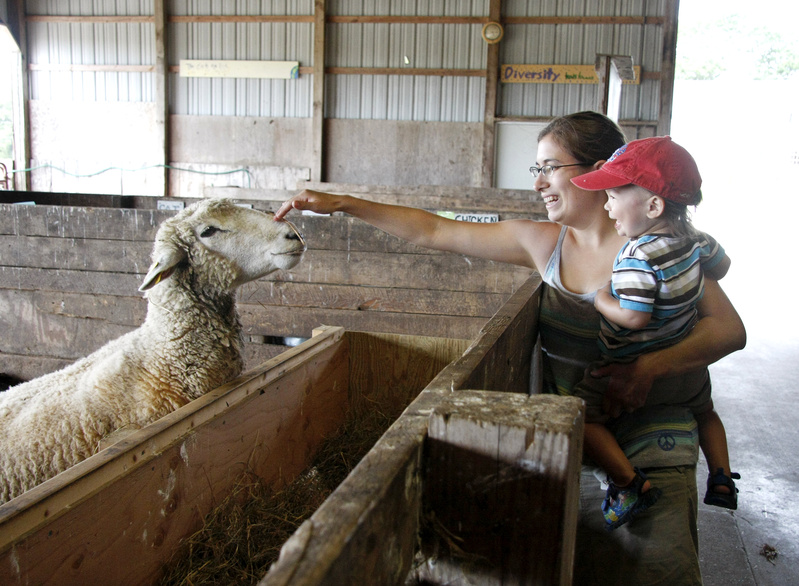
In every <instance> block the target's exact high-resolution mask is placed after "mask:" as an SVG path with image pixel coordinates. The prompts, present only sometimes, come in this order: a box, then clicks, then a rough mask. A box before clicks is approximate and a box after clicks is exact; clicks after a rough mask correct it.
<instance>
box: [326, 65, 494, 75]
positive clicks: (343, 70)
mask: <svg viewBox="0 0 799 586" xmlns="http://www.w3.org/2000/svg"><path fill="white" fill-rule="evenodd" d="M325 73H328V74H331V75H438V76H442V77H486V75H487V74H486V72H485V71H484V70H482V69H426V68H421V67H415V68H408V67H325Z"/></svg>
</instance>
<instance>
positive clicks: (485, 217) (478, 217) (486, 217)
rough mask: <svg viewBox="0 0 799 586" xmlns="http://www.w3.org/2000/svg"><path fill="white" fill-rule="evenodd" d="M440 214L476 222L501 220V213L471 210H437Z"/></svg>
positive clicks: (488, 222) (445, 216) (491, 222)
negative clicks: (472, 211)
mask: <svg viewBox="0 0 799 586" xmlns="http://www.w3.org/2000/svg"><path fill="white" fill-rule="evenodd" d="M436 213H437V214H438V215H439V216H442V217H444V218H449V219H450V220H458V221H460V222H476V223H478V224H493V223H494V222H499V214H478V213H474V214H472V213H469V212H436Z"/></svg>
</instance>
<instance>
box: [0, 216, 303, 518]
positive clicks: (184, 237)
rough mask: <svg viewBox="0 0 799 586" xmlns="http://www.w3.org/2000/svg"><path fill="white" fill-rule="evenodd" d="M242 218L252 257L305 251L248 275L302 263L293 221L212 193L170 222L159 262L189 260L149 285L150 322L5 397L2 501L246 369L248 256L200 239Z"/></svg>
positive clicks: (159, 241) (0, 404) (1, 406)
mask: <svg viewBox="0 0 799 586" xmlns="http://www.w3.org/2000/svg"><path fill="white" fill-rule="evenodd" d="M253 214H256V215H255V216H253ZM239 215H242V218H246V220H247V222H245V223H244V224H242V225H243V226H246V230H248V231H249V232H253V231H255V233H248V234H243V235H241V237H242V238H243V239H246V241H247V242H250V243H253V244H251V246H250V248H249V249H247V250H246V251H244V252H246V253H247V254H248V255H261V256H262V257H263V258H264V259H271V258H272V255H273V254H274V250H275V247H277V246H279V247H281V248H280V249H279V251H278V254H284V255H286V254H293V255H295V256H294V257H288V258H289V260H281V261H280V262H282V263H283V265H282V266H273V265H274V263H273V261H271V260H270V261H269V262H270V263H272V264H267V262H266V261H264V263H263V264H264V266H263V267H259V268H258V272H260V273H261V274H260V275H255V274H254V275H250V276H248V277H247V278H246V279H245V280H252V278H250V277H253V278H257V276H262V275H263V274H266V273H268V272H271V271H272V270H275V269H276V268H288V267H289V266H291V265H292V264H294V263H296V262H297V260H298V259H299V256H297V255H298V254H301V251H299V252H297V251H294V252H286V251H284V250H283V249H284V248H286V249H287V250H288V248H287V247H295V248H297V246H298V244H297V240H296V239H294V241H291V240H290V238H291V235H290V231H291V230H292V229H293V228H289V226H290V225H282V224H283V223H281V222H274V221H273V220H272V218H271V216H268V215H267V214H263V213H261V212H255V211H253V210H246V209H243V208H239V207H237V206H234V204H232V203H231V202H226V201H218V200H205V201H202V202H201V203H199V204H195V205H194V206H191V207H189V208H187V209H186V210H184V211H182V212H180V213H179V214H177V215H176V216H174V217H173V218H170V219H169V220H167V221H165V222H164V223H163V224H162V225H161V227H160V228H159V231H158V234H157V236H156V243H155V246H154V250H153V261H154V265H153V266H156V265H157V263H158V261H159V259H163V258H164V257H165V256H164V255H165V254H166V256H170V255H171V256H172V257H173V258H179V259H181V260H180V262H179V263H177V264H176V265H175V266H174V267H172V269H171V270H170V271H168V275H166V276H164V277H163V280H161V278H160V276H159V279H158V281H157V284H156V285H154V286H152V287H151V288H150V289H149V291H148V292H147V299H148V309H147V317H146V319H145V322H144V323H143V324H142V325H141V326H140V327H139V328H138V329H136V330H133V331H132V332H129V333H128V334H126V335H124V336H122V337H120V338H118V339H116V340H113V341H111V342H109V343H108V344H106V345H105V346H104V347H102V348H101V349H99V350H97V351H96V352H95V353H93V354H91V355H89V356H87V357H86V358H84V359H82V360H79V361H78V362H76V363H74V364H72V365H71V366H68V367H67V368H65V369H63V370H61V371H58V372H55V373H51V374H48V375H45V376H43V377H40V378H38V379H34V380H32V381H29V382H27V383H23V384H21V385H18V386H16V387H12V388H11V389H9V390H8V391H6V392H5V393H1V394H0V430H1V433H0V466H2V471H3V476H4V481H3V482H2V485H0V503H2V502H5V501H7V500H9V499H10V498H13V497H14V496H16V495H18V494H20V493H22V492H24V491H25V490H29V489H30V488H32V487H33V486H35V485H36V484H39V483H41V482H43V481H44V480H46V479H48V478H50V477H52V476H54V475H55V474H57V473H58V472H61V471H63V470H65V469H66V468H68V467H70V466H72V465H74V464H76V463H77V462H79V461H81V460H83V459H85V458H87V457H89V456H91V455H92V454H93V453H95V452H96V451H97V449H98V446H99V442H100V440H102V439H103V438H104V437H106V436H108V435H109V434H111V433H114V432H117V433H119V432H120V431H121V432H123V433H124V432H125V431H133V430H135V429H138V428H140V427H142V426H144V425H146V424H148V423H150V422H152V421H155V420H156V419H158V418H160V417H162V416H163V415H165V414H167V413H169V412H171V411H173V410H174V409H176V408H178V407H180V406H182V405H185V404H186V403H188V402H189V401H190V400H192V399H194V398H197V397H199V396H201V395H203V394H204V393H206V392H208V391H209V390H212V389H214V388H216V387H218V386H219V385H221V384H224V383H225V382H227V381H229V380H231V379H232V378H234V377H236V376H237V375H238V374H239V373H240V372H241V369H242V366H243V361H242V357H241V349H242V343H241V339H240V331H241V326H240V324H239V320H238V316H237V313H236V309H235V288H236V286H237V285H238V284H241V282H242V275H241V272H242V271H241V269H240V268H239V266H241V265H242V264H244V263H246V262H248V259H244V260H241V259H236V258H232V256H234V254H228V256H227V257H226V256H223V255H222V254H219V253H218V252H214V250H212V248H213V247H212V246H211V247H209V246H207V245H205V244H204V243H203V242H201V241H200V240H201V238H200V237H199V233H200V230H203V229H204V227H205V226H206V225H216V223H220V222H224V226H225V231H224V232H222V233H224V234H225V236H227V235H228V234H231V233H233V232H234V231H235V230H237V229H240V228H238V224H237V223H236V222H234V221H231V218H233V219H236V217H237V216H239ZM261 216H262V217H261ZM241 229H242V230H243V229H244V228H241ZM295 233H296V231H295ZM299 242H301V239H300V240H299ZM303 247H304V244H303ZM259 248H260V249H263V250H258V249H259ZM232 250H234V251H238V248H236V247H235V246H234V247H232ZM303 250H304V248H303ZM165 251H166V252H165ZM275 258H283V257H275ZM151 272H152V269H151Z"/></svg>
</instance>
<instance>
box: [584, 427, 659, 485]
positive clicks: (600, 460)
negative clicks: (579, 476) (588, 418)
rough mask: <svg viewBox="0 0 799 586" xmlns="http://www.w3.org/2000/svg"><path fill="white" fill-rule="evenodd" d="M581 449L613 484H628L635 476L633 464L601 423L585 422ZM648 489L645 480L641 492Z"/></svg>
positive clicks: (647, 482)
mask: <svg viewBox="0 0 799 586" xmlns="http://www.w3.org/2000/svg"><path fill="white" fill-rule="evenodd" d="M583 451H585V453H586V454H587V455H588V456H589V457H590V458H591V459H592V460H593V461H594V462H596V463H597V464H598V465H599V466H600V467H601V468H602V469H603V470H604V471H605V472H607V474H608V476H610V479H611V480H612V481H613V484H615V485H616V486H618V487H619V488H624V487H626V486H628V485H629V484H630V483H631V482H632V481H633V479H634V478H635V471H634V470H633V465H632V464H630V461H629V460H628V459H627V456H625V455H624V451H623V450H622V449H621V447H620V446H619V444H618V442H617V441H616V438H615V437H614V436H613V434H612V433H611V432H610V431H609V430H608V428H607V427H605V426H604V425H602V424H601V423H586V424H585V435H584V445H583ZM649 489H650V484H649V481H648V480H647V481H645V482H644V485H643V489H642V492H647V491H648V490H649Z"/></svg>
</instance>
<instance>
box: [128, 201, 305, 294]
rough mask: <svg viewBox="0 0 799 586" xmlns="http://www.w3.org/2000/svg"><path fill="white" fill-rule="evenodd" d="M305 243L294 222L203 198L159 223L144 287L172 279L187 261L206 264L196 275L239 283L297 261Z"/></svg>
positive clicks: (231, 284) (226, 284) (229, 284)
mask: <svg viewBox="0 0 799 586" xmlns="http://www.w3.org/2000/svg"><path fill="white" fill-rule="evenodd" d="M303 252H305V242H304V241H303V239H302V236H301V235H300V233H299V232H298V231H297V229H296V228H295V227H294V225H293V224H291V223H290V222H286V221H281V222H275V221H274V219H273V216H272V214H266V213H264V212H259V211H256V210H252V209H248V208H243V207H239V206H237V205H235V204H234V203H233V202H231V201H229V200H204V201H202V202H199V203H197V204H194V205H192V206H190V207H188V208H186V209H185V210H183V211H182V212H180V213H179V214H177V215H176V216H175V217H173V218H170V219H169V220H167V221H166V222H164V224H163V225H162V226H161V228H160V229H159V230H158V234H157V236H156V242H155V247H154V249H153V265H152V266H151V267H150V271H149V273H148V274H147V276H146V277H145V278H144V283H143V284H142V286H141V287H140V290H142V291H145V290H147V289H150V288H151V287H153V286H155V285H157V284H158V283H159V282H160V281H161V280H163V279H166V278H168V277H169V276H170V275H171V274H172V273H173V271H174V270H175V269H176V268H177V267H178V266H180V265H181V264H184V263H186V262H188V263H189V264H190V265H197V266H198V267H199V266H202V267H203V268H202V270H201V271H194V274H195V275H197V276H200V275H202V276H204V278H205V279H206V280H210V281H211V282H214V283H216V285H217V286H222V287H225V288H227V287H230V288H234V287H238V286H239V285H242V284H244V283H248V282H250V281H254V280H255V279H258V278H260V277H263V276H264V275H267V274H269V273H271V272H273V271H276V270H278V269H290V268H291V267H293V266H294V265H296V264H297V263H298V262H299V260H300V258H301V257H302V254H303Z"/></svg>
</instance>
